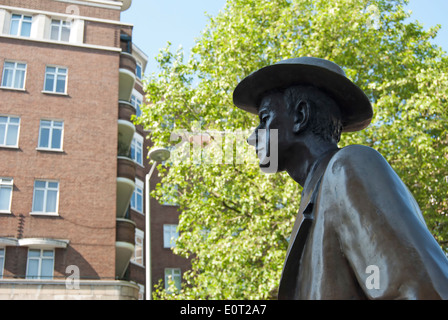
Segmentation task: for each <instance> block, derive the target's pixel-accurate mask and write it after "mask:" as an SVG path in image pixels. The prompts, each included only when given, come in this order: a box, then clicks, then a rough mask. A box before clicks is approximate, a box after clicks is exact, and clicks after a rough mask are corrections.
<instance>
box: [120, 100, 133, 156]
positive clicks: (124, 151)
mask: <svg viewBox="0 0 448 320" xmlns="http://www.w3.org/2000/svg"><path fill="white" fill-rule="evenodd" d="M118 108H119V111H118V155H119V156H127V155H128V154H129V150H130V148H131V142H132V138H133V137H134V133H135V125H134V123H132V121H131V118H132V116H133V115H135V108H134V106H132V105H131V104H130V103H129V102H127V101H119V102H118Z"/></svg>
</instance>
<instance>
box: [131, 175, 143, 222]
mask: <svg viewBox="0 0 448 320" xmlns="http://www.w3.org/2000/svg"><path fill="white" fill-rule="evenodd" d="M144 190H145V185H144V183H143V181H141V180H140V179H135V189H134V192H133V193H132V198H131V209H132V210H134V211H137V212H139V213H142V214H143V213H144V208H143V202H144V201H143V199H144ZM139 195H140V201H138V196H139ZM139 202H140V207H141V210H139V209H138V204H139Z"/></svg>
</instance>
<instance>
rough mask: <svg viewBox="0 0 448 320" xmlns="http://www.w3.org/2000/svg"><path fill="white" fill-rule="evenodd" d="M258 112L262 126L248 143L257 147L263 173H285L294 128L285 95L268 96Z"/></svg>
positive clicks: (274, 94)
mask: <svg viewBox="0 0 448 320" xmlns="http://www.w3.org/2000/svg"><path fill="white" fill-rule="evenodd" d="M258 110H259V111H258V114H259V118H260V125H259V126H258V127H257V128H256V129H255V130H254V132H253V133H252V134H251V135H250V137H249V138H248V140H247V141H248V143H249V144H250V145H252V146H254V147H255V150H256V152H257V155H258V158H259V159H260V168H261V170H262V171H263V172H266V173H275V172H279V171H283V170H285V168H284V165H283V164H284V162H285V161H284V160H285V157H286V156H287V150H288V148H289V145H290V143H291V141H292V140H291V138H292V136H291V135H292V127H293V120H292V118H291V117H290V116H289V112H288V111H287V110H288V109H287V105H286V103H285V101H284V99H283V94H281V93H273V94H269V95H266V96H265V97H264V98H263V99H262V101H261V103H260V108H259V109H258Z"/></svg>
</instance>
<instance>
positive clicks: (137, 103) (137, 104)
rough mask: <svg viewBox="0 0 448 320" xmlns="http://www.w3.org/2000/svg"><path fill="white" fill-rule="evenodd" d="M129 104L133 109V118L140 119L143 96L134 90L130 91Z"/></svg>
mask: <svg viewBox="0 0 448 320" xmlns="http://www.w3.org/2000/svg"><path fill="white" fill-rule="evenodd" d="M131 104H132V105H133V106H134V108H135V116H136V117H137V118H138V117H140V116H141V115H142V108H141V105H142V104H143V95H142V94H141V93H140V92H138V91H137V90H135V89H133V91H132V95H131Z"/></svg>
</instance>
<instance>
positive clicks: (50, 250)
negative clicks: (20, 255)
mask: <svg viewBox="0 0 448 320" xmlns="http://www.w3.org/2000/svg"><path fill="white" fill-rule="evenodd" d="M37 250H39V251H40V254H39V256H38V257H30V252H31V251H37ZM45 252H52V256H51V257H48V256H45V255H44V253H45ZM30 260H37V261H38V270H37V276H30V274H29V272H30V269H29V267H30ZM44 260H52V262H53V263H52V265H53V266H52V268H51V270H52V271H51V276H45V277H43V276H42V262H43V261H44ZM54 260H55V253H54V249H38V248H29V249H28V257H27V260H26V279H45V280H52V279H53V276H54Z"/></svg>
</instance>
